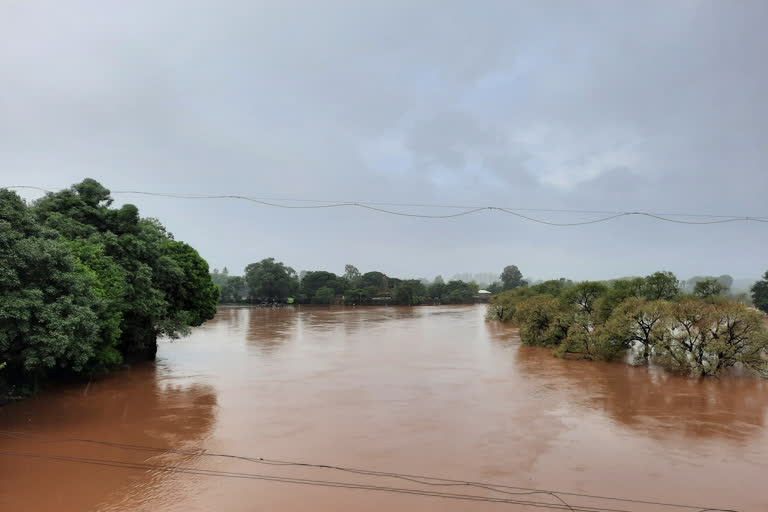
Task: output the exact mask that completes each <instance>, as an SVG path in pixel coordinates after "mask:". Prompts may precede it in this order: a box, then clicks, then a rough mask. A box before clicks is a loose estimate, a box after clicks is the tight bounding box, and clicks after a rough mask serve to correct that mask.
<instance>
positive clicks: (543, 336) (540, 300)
mask: <svg viewBox="0 0 768 512" xmlns="http://www.w3.org/2000/svg"><path fill="white" fill-rule="evenodd" d="M514 322H515V324H516V325H517V326H518V327H519V328H520V340H521V341H522V342H523V343H525V344H526V345H539V346H544V347H556V346H558V345H560V343H562V342H563V340H564V339H565V338H566V337H567V336H568V327H569V326H570V325H571V323H572V316H571V315H570V314H568V313H567V312H565V311H563V306H562V303H561V302H560V301H559V300H558V299H557V298H555V297H552V296H551V295H537V296H535V297H530V298H527V299H526V300H523V301H521V302H520V303H519V304H517V307H516V308H515V315H514Z"/></svg>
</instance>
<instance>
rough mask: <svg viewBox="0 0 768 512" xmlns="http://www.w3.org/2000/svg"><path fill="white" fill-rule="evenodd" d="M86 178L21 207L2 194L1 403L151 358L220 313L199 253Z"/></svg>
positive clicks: (12, 196) (9, 194)
mask: <svg viewBox="0 0 768 512" xmlns="http://www.w3.org/2000/svg"><path fill="white" fill-rule="evenodd" d="M111 203H112V198H111V197H110V192H109V190H107V189H106V188H104V187H103V186H101V184H99V183H98V182H96V181H95V180H92V179H86V180H84V181H83V182H82V183H78V184H77V185H73V186H72V187H71V188H68V189H65V190H62V191H60V192H56V193H48V194H46V195H45V197H43V198H41V199H39V200H37V201H35V202H33V203H31V204H27V203H26V202H25V201H24V200H23V199H21V198H20V197H19V196H18V195H17V194H16V193H14V192H11V191H9V190H6V189H0V402H3V401H5V400H7V399H9V398H16V397H20V396H24V395H28V394H30V393H33V392H34V391H35V390H36V389H37V388H38V387H39V385H40V384H42V383H44V382H45V381H47V380H53V379H65V378H71V377H73V376H78V375H80V376H82V375H89V374H93V373H100V372H105V371H108V370H110V369H113V368H116V367H119V366H121V365H122V364H123V362H124V361H130V360H136V359H147V358H153V357H154V355H155V352H156V350H157V338H158V336H169V337H178V336H179V335H181V334H183V333H184V332H186V331H187V330H188V329H189V327H191V326H196V325H200V324H202V323H203V322H204V321H205V320H207V319H209V318H212V317H213V315H214V314H215V313H216V301H217V299H218V296H219V295H218V290H217V289H216V287H215V286H214V284H213V282H212V281H211V278H210V275H209V272H208V264H207V263H206V262H205V260H203V259H202V258H201V257H200V255H199V254H198V253H197V251H196V250H195V249H193V248H192V247H190V246H189V245H187V244H185V243H184V242H180V241H178V240H174V238H173V236H172V235H171V234H170V233H168V232H167V231H166V230H165V228H164V227H163V226H162V224H160V223H159V222H158V221H157V220H154V219H143V218H141V217H140V216H139V211H138V209H137V208H136V207H135V206H133V205H131V204H126V205H123V206H122V207H121V208H119V209H118V208H112V207H111Z"/></svg>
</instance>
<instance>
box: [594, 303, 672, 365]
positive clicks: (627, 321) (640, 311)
mask: <svg viewBox="0 0 768 512" xmlns="http://www.w3.org/2000/svg"><path fill="white" fill-rule="evenodd" d="M669 309H670V303H669V302H667V301H663V300H655V301H646V300H644V299H638V298H636V297H630V298H628V299H626V300H625V301H624V302H622V303H621V304H619V305H618V306H617V307H616V308H615V309H614V310H613V311H612V313H611V316H610V318H609V319H608V321H607V322H606V324H605V329H606V332H607V333H608V334H609V335H610V336H611V337H613V339H616V340H618V341H621V342H623V343H626V344H627V345H628V346H634V347H636V348H637V352H638V362H642V363H646V364H647V363H648V362H649V358H650V357H651V356H652V355H653V353H654V351H655V349H656V347H657V346H659V345H662V344H663V343H664V340H665V338H666V336H668V334H669V325H668V316H669Z"/></svg>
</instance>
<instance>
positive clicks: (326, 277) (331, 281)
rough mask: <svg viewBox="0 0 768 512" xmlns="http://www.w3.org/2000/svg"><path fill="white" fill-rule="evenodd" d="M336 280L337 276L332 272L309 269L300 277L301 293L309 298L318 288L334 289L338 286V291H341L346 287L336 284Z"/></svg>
mask: <svg viewBox="0 0 768 512" xmlns="http://www.w3.org/2000/svg"><path fill="white" fill-rule="evenodd" d="M337 281H338V277H337V276H336V274H334V273H333V272H326V271H325V270H318V271H310V272H307V273H305V274H304V277H302V278H301V293H303V294H304V295H306V296H307V297H308V298H309V299H310V300H311V299H312V298H313V297H314V295H315V293H317V291H318V290H319V289H320V288H331V289H332V290H334V291H335V290H336V288H337V287H338V288H340V290H339V293H343V292H344V289H345V288H346V287H344V286H338V285H337ZM313 302H314V301H313ZM326 304H327V303H326Z"/></svg>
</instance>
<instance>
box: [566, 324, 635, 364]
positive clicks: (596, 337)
mask: <svg viewBox="0 0 768 512" xmlns="http://www.w3.org/2000/svg"><path fill="white" fill-rule="evenodd" d="M627 346H628V343H627V342H626V340H624V339H622V338H620V337H615V336H613V335H612V333H610V332H609V331H607V330H606V328H605V327H604V326H602V325H598V326H595V327H592V328H587V327H585V326H584V325H582V324H578V323H575V324H573V325H571V327H569V328H568V335H567V336H566V338H565V339H564V340H563V342H562V343H561V344H560V346H559V347H557V349H556V350H555V352H554V355H555V356H558V357H562V356H565V355H566V354H576V355H579V356H581V357H582V358H584V359H592V360H598V361H611V360H612V359H615V358H616V357H617V356H618V355H619V354H621V353H622V352H623V351H624V350H626V348H627Z"/></svg>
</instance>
